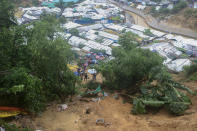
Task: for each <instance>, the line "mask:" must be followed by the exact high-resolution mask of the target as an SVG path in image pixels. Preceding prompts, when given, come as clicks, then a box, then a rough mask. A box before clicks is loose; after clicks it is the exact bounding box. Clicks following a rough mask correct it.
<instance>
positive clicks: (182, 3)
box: [172, 1, 187, 13]
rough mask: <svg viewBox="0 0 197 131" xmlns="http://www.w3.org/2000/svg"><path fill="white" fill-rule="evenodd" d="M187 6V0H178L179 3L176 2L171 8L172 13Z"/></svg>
mask: <svg viewBox="0 0 197 131" xmlns="http://www.w3.org/2000/svg"><path fill="white" fill-rule="evenodd" d="M186 7H187V2H186V1H180V2H179V3H177V4H176V5H175V6H174V7H173V9H172V13H178V12H179V11H181V10H182V9H184V8H186Z"/></svg>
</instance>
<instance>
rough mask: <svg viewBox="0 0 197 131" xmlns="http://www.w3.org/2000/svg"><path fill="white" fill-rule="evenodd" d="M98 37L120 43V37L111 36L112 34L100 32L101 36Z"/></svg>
mask: <svg viewBox="0 0 197 131" xmlns="http://www.w3.org/2000/svg"><path fill="white" fill-rule="evenodd" d="M98 35H99V36H102V37H104V38H108V39H111V40H115V41H118V39H119V36H117V35H113V34H110V33H107V32H104V31H99V34H98Z"/></svg>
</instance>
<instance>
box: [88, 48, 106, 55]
mask: <svg viewBox="0 0 197 131" xmlns="http://www.w3.org/2000/svg"><path fill="white" fill-rule="evenodd" d="M90 52H93V53H100V52H101V53H103V54H106V51H105V50H97V49H90Z"/></svg>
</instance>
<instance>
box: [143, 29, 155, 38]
mask: <svg viewBox="0 0 197 131" xmlns="http://www.w3.org/2000/svg"><path fill="white" fill-rule="evenodd" d="M144 35H148V36H152V37H153V36H155V35H154V34H153V33H152V32H151V31H150V29H145V30H144Z"/></svg>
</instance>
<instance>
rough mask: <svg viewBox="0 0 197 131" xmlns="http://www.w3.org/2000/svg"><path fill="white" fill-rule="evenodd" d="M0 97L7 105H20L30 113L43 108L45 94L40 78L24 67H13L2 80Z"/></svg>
mask: <svg viewBox="0 0 197 131" xmlns="http://www.w3.org/2000/svg"><path fill="white" fill-rule="evenodd" d="M1 83H2V87H1V88H0V98H1V101H2V102H6V103H5V104H7V105H8V106H17V107H22V108H24V109H26V110H28V111H30V112H31V113H37V112H40V111H42V110H43V109H44V106H45V96H44V94H43V90H42V84H41V80H39V79H38V78H37V77H35V76H32V75H31V74H29V72H28V71H27V70H26V69H24V68H13V69H12V70H11V72H10V73H9V74H8V75H6V76H5V77H4V78H3V79H2V80H1Z"/></svg>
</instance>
